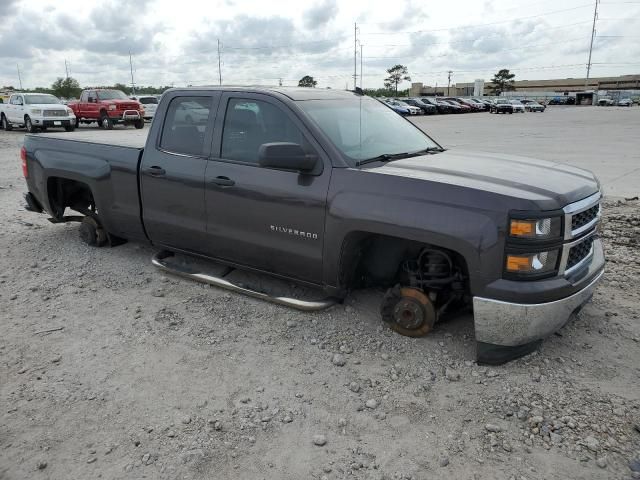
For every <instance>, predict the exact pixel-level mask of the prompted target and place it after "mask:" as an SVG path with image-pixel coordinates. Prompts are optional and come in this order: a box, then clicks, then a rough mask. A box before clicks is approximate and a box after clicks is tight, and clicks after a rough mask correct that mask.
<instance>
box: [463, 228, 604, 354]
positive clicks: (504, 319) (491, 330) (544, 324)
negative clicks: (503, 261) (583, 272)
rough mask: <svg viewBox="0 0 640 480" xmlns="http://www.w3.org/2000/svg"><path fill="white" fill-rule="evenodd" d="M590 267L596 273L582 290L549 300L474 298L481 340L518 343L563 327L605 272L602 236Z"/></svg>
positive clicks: (545, 335)
mask: <svg viewBox="0 0 640 480" xmlns="http://www.w3.org/2000/svg"><path fill="white" fill-rule="evenodd" d="M594 246H595V248H594V250H595V251H594V254H593V257H592V259H591V263H592V265H591V267H597V273H596V275H595V276H594V277H593V278H592V279H591V280H590V281H589V283H588V284H587V285H586V286H584V287H583V288H582V289H581V290H579V291H578V292H576V293H574V294H573V295H570V296H568V297H566V298H562V299H560V300H555V301H553V302H547V303H533V304H528V303H511V302H503V301H500V300H494V299H491V298H482V297H474V298H473V317H474V323H475V333H476V340H477V341H478V342H482V343H486V344H491V345H499V346H505V347H515V346H520V345H525V344H529V343H532V342H535V341H537V340H541V339H543V338H545V337H548V336H549V335H551V334H552V333H554V332H556V331H557V330H559V329H560V328H562V327H563V326H564V325H565V324H566V323H567V322H568V321H569V318H570V317H571V314H572V313H573V312H574V311H575V310H576V309H578V308H579V307H581V306H582V305H584V304H585V303H587V302H588V301H589V300H590V299H591V296H592V295H593V292H594V290H595V288H596V286H597V284H598V282H599V280H600V279H601V278H602V275H603V273H604V254H603V252H602V243H601V241H600V240H596V241H595V242H594Z"/></svg>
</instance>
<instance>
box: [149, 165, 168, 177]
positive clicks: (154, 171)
mask: <svg viewBox="0 0 640 480" xmlns="http://www.w3.org/2000/svg"><path fill="white" fill-rule="evenodd" d="M145 173H147V174H149V175H151V176H152V177H161V176H162V175H164V174H165V173H167V171H166V170H165V169H164V168H162V167H157V166H155V165H154V166H153V167H149V168H147V169H146V170H145Z"/></svg>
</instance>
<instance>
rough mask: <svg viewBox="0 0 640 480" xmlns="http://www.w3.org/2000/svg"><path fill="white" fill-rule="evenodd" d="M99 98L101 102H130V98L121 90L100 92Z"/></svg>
mask: <svg viewBox="0 0 640 480" xmlns="http://www.w3.org/2000/svg"><path fill="white" fill-rule="evenodd" d="M98 98H99V99H100V100H129V97H127V96H126V95H125V94H124V93H123V92H121V91H120V90H100V91H99V92H98Z"/></svg>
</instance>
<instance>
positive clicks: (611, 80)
mask: <svg viewBox="0 0 640 480" xmlns="http://www.w3.org/2000/svg"><path fill="white" fill-rule="evenodd" d="M478 82H483V87H484V88H483V90H484V94H485V95H491V91H492V90H491V89H490V88H489V87H490V86H491V85H492V83H491V82H484V81H482V80H476V81H475V82H473V83H456V84H455V85H451V87H450V88H449V89H448V88H447V87H430V86H425V85H424V84H423V83H421V82H414V83H412V84H411V90H410V94H411V95H412V96H420V95H445V96H446V95H450V96H452V97H453V96H456V97H458V96H459V97H468V96H480V95H479V94H478V93H476V91H477V88H478ZM514 86H515V91H516V92H519V93H518V94H520V95H522V94H527V93H530V94H532V96H535V95H542V96H548V95H549V94H553V95H568V94H570V93H575V92H584V91H585V90H587V91H603V90H606V91H612V90H640V75H621V76H619V77H594V78H590V79H589V81H588V82H587V83H586V85H585V79H584V78H561V79H552V80H516V82H515V83H514ZM447 90H448V91H447Z"/></svg>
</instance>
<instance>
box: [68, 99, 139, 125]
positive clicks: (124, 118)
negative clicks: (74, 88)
mask: <svg viewBox="0 0 640 480" xmlns="http://www.w3.org/2000/svg"><path fill="white" fill-rule="evenodd" d="M67 106H68V107H69V108H71V109H72V110H73V113H74V114H75V115H76V127H77V126H79V125H80V122H82V123H92V122H97V123H98V126H99V127H101V128H106V129H109V130H110V129H112V128H113V126H114V125H115V124H117V123H123V124H125V125H134V126H135V127H136V128H143V127H144V107H143V106H142V104H141V103H140V102H137V101H135V100H131V99H130V98H129V97H127V96H126V95H125V94H124V92H122V91H120V90H106V89H93V90H83V91H82V94H81V95H80V100H79V101H77V102H69V103H68V105H67Z"/></svg>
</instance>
